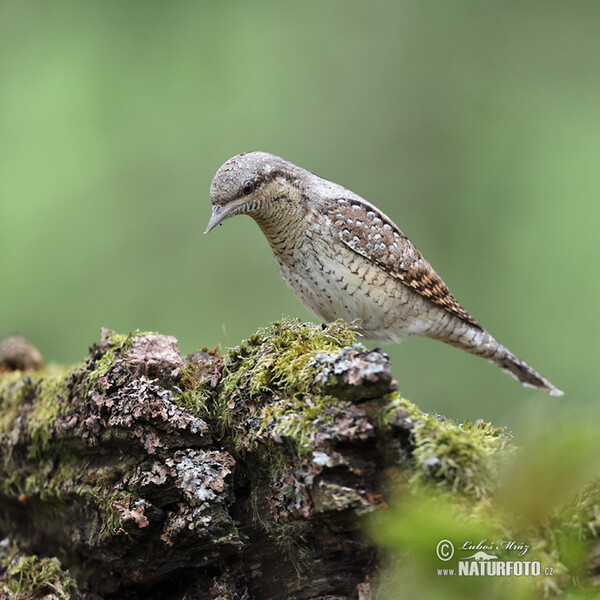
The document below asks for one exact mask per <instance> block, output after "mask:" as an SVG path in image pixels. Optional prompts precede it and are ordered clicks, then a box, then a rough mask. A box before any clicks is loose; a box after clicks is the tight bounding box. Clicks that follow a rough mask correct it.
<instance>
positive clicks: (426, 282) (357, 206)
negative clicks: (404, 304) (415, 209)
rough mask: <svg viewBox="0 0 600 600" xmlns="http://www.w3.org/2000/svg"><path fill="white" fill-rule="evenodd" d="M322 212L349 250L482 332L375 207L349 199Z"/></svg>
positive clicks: (412, 247)
mask: <svg viewBox="0 0 600 600" xmlns="http://www.w3.org/2000/svg"><path fill="white" fill-rule="evenodd" d="M323 210H324V212H325V215H326V216H327V217H328V218H329V219H330V222H331V225H332V227H333V230H334V232H335V234H336V235H338V236H339V238H340V239H341V240H342V242H343V243H344V244H346V246H348V247H349V248H350V249H351V250H353V251H354V252H356V253H357V254H360V255H361V256H364V257H365V258H366V259H368V260H369V261H371V262H372V263H374V264H376V265H377V266H378V267H380V268H381V269H383V270H384V271H386V272H387V273H389V274H390V275H391V276H392V277H395V278H397V279H399V280H400V281H401V282H402V283H403V284H404V285H407V286H408V287H410V288H411V289H413V290H414V291H415V292H417V293H418V294H420V295H421V296H423V297H424V298H427V299H428V300H431V302H433V303H434V304H437V305H438V306H441V307H442V308H444V309H446V310H447V311H448V312H451V313H453V314H455V315H457V316H458V317H460V318H461V319H463V320H464V321H466V322H467V323H470V324H471V325H474V326H475V327H478V328H480V329H482V327H481V325H479V323H478V322H477V321H476V320H475V319H474V318H473V317H472V316H471V315H470V314H469V313H468V312H467V311H466V310H465V309H464V308H463V307H462V306H461V305H460V304H459V303H458V302H457V300H456V298H455V297H454V296H453V295H452V293H451V292H450V290H449V289H448V287H447V286H446V284H445V283H444V282H443V281H442V279H441V277H440V276H439V275H438V274H437V273H436V272H435V271H434V270H433V268H432V266H431V265H430V264H429V263H428V262H427V261H426V260H425V259H424V258H423V255H422V254H421V253H420V252H419V251H418V250H417V249H416V248H415V247H414V246H413V244H412V243H411V242H410V240H409V239H408V238H407V237H406V236H405V235H404V234H403V233H402V231H400V229H399V228H398V227H397V226H396V225H395V224H394V222H393V221H392V220H391V219H389V218H388V217H387V216H386V215H385V214H383V213H382V212H381V211H380V210H379V209H377V208H376V207H375V206H373V205H371V204H369V203H368V202H366V201H365V200H363V199H362V198H360V200H359V199H358V197H355V198H352V197H350V198H337V199H336V200H332V201H331V202H328V203H327V205H326V206H324V207H323Z"/></svg>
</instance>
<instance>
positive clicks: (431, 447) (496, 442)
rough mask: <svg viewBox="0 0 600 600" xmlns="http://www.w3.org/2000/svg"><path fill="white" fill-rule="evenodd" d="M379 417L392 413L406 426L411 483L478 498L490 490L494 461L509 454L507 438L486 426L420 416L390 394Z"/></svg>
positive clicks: (385, 418) (387, 417)
mask: <svg viewBox="0 0 600 600" xmlns="http://www.w3.org/2000/svg"><path fill="white" fill-rule="evenodd" d="M389 399H390V401H389V403H388V404H387V405H386V406H385V407H384V408H383V409H382V411H381V413H380V421H381V422H383V423H384V424H385V423H389V422H390V421H391V420H393V419H394V418H395V417H396V416H397V415H398V413H401V414H402V416H403V417H404V416H406V417H408V418H409V419H410V420H411V421H412V422H413V425H412V428H411V430H410V437H411V441H412V444H413V445H414V449H413V451H412V459H411V464H410V465H409V467H408V468H409V469H410V474H409V481H410V482H411V483H413V484H414V483H427V484H430V483H433V484H435V485H437V486H440V487H443V488H449V489H451V490H453V491H458V492H460V493H461V494H465V495H470V496H474V497H477V498H483V497H486V496H488V495H489V494H490V492H491V491H492V490H493V489H494V487H495V483H496V479H497V475H498V468H499V461H500V460H501V459H503V460H504V459H505V458H506V457H507V456H508V455H509V454H510V449H511V446H510V439H511V438H510V435H509V434H508V433H507V432H506V431H504V430H503V429H502V428H499V427H494V426H493V425H490V424H489V423H484V422H483V421H477V422H475V423H469V422H466V423H463V424H458V425H457V424H455V423H454V422H452V421H450V420H447V419H442V418H438V417H437V416H436V415H432V414H425V413H422V412H421V411H420V410H419V409H418V408H417V407H416V406H415V405H414V404H412V403H411V402H409V401H408V400H406V399H404V398H402V397H401V396H400V394H398V393H397V392H394V393H393V394H390V396H389Z"/></svg>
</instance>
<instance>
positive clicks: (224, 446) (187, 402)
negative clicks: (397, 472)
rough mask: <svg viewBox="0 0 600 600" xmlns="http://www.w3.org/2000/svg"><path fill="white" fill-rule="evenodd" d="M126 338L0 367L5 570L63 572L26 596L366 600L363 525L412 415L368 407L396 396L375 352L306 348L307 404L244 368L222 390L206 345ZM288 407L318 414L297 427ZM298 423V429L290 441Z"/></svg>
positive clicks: (371, 568) (368, 555)
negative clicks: (27, 561)
mask: <svg viewBox="0 0 600 600" xmlns="http://www.w3.org/2000/svg"><path fill="white" fill-rule="evenodd" d="M128 340H129V341H128V342H126V343H123V340H118V339H117V337H116V336H114V335H113V334H112V333H111V332H108V331H104V332H103V335H102V339H101V340H100V342H99V343H98V344H96V345H94V346H93V347H92V348H91V353H90V356H89V357H88V359H87V360H86V361H85V363H84V364H83V365H82V366H80V367H77V368H75V369H74V370H72V371H65V372H55V371H52V369H49V370H46V371H41V372H40V373H39V374H38V373H37V372H35V371H33V372H14V373H5V374H4V375H3V383H2V385H3V387H2V388H1V390H2V396H0V398H1V399H2V403H3V405H2V407H1V408H2V411H3V413H2V417H0V418H2V419H4V421H3V423H4V425H3V426H2V427H0V431H2V433H1V434H0V445H1V448H2V466H1V469H0V532H1V533H2V535H3V536H4V537H6V539H7V540H10V545H11V547H12V548H13V551H14V553H15V557H14V559H13V563H12V564H16V563H17V562H18V560H19V556H20V554H23V555H27V554H35V555H37V556H40V557H57V558H58V559H59V561H60V565H62V568H63V569H68V572H69V574H70V576H71V577H72V578H73V579H74V580H75V582H76V583H75V585H76V589H71V590H70V591H69V592H68V594H66V592H60V591H59V592H57V591H56V589H52V588H51V587H50V588H46V589H45V591H44V589H43V588H42V592H39V593H40V594H41V595H40V596H39V597H52V594H55V596H54V597H57V598H60V597H70V598H79V597H81V598H89V599H96V598H142V597H144V598H149V599H153V598H156V599H158V598H172V599H182V600H183V599H185V600H192V599H194V600H209V599H210V600H217V599H221V600H224V599H240V600H241V599H258V600H267V599H308V598H315V599H316V598H320V599H323V600H325V599H329V600H333V599H334V598H335V599H346V598H348V599H350V598H352V599H357V598H363V599H366V598H369V597H370V580H371V578H372V577H373V575H374V573H375V570H376V563H377V557H376V551H375V549H374V547H373V546H372V544H370V543H369V542H368V541H366V539H365V538H364V536H363V535H362V534H361V531H360V528H359V525H360V518H361V516H362V515H364V514H366V513H369V512H371V511H373V510H375V509H377V507H379V506H381V505H382V504H383V503H384V500H383V497H382V492H383V489H384V473H385V471H386V469H387V468H388V467H389V466H390V465H392V464H394V463H397V462H399V461H402V460H403V457H406V456H407V455H408V453H409V452H410V442H409V432H410V428H411V426H412V422H411V419H410V418H408V417H406V418H402V415H397V416H396V418H395V419H393V420H391V422H390V423H388V424H382V423H381V421H380V419H379V418H378V414H379V411H380V409H381V408H382V407H383V406H384V405H385V403H386V402H387V400H386V399H385V396H386V394H388V393H390V392H391V391H393V390H394V389H395V382H394V381H393V380H392V377H391V375H390V369H389V364H388V359H387V357H386V356H385V355H384V354H382V353H380V352H377V351H374V352H366V351H364V350H361V349H360V348H345V349H343V350H341V351H340V352H338V353H329V354H319V355H317V356H316V357H314V358H313V359H312V362H311V366H310V369H311V373H312V374H313V375H312V380H311V381H310V383H309V388H310V390H313V392H314V390H318V394H319V395H318V398H319V399H318V400H315V398H316V395H315V394H316V392H314V393H312V392H310V391H308V392H307V393H306V394H305V395H302V394H299V392H298V390H292V391H291V392H289V396H286V392H282V391H281V389H282V386H279V387H278V383H277V382H271V383H272V385H270V387H269V382H267V383H266V384H265V386H264V387H265V389H264V391H259V392H256V391H254V392H252V393H250V392H248V391H247V390H246V388H245V387H244V386H245V385H246V384H247V382H246V383H245V382H244V380H243V378H242V379H241V380H240V383H239V388H238V389H237V391H236V394H231V398H228V396H227V394H228V391H227V390H225V389H224V388H223V381H224V376H225V374H224V370H225V371H227V369H231V368H232V367H231V366H229V367H228V366H227V365H225V366H224V358H223V357H222V356H221V355H219V354H218V353H217V352H216V351H208V352H200V353H195V354H193V355H190V356H188V357H182V356H181V354H180V352H179V349H178V347H177V343H176V340H175V338H172V337H168V336H161V335H138V336H135V337H131V338H128ZM240 364H241V363H240ZM227 374H230V372H229V371H227ZM323 398H325V400H323ZM297 402H303V403H304V405H305V406H308V407H310V406H311V403H312V404H314V405H316V404H318V402H320V403H321V404H320V405H319V407H320V408H319V410H322V414H315V415H313V416H311V420H309V422H308V421H306V419H304V421H302V417H299V416H298V414H297V409H295V408H294V407H295V406H297V404H294V403H297ZM286 403H289V406H287V405H286ZM265 406H266V407H271V406H275V407H277V410H275V409H271V408H269V409H268V410H272V412H270V413H269V417H268V419H265V416H264V415H265V410H266V409H265ZM316 410H317V408H315V411H316ZM295 420H297V421H298V422H300V421H302V422H303V424H304V425H303V426H308V427H310V431H309V432H308V433H306V432H304V433H303V435H304V438H302V439H301V440H300V441H298V439H296V438H295V437H294V434H293V433H292V432H293V427H292V428H290V427H289V425H290V423H292V424H293V423H294V422H295ZM232 421H233V422H232ZM307 423H308V425H307ZM307 436H308V437H307ZM307 439H308V440H309V441H308V442H307ZM7 543H8V542H7ZM14 548H17V550H14ZM7 552H9V550H8V549H7V546H6V544H5V549H4V553H5V554H6V553H7ZM0 575H1V573H0ZM55 587H56V586H55ZM0 589H1V588H0ZM4 590H5V591H4V593H5V595H6V597H14V598H17V597H26V596H19V595H18V594H15V592H13V591H10V590H8V588H6V587H5V588H4ZM60 594H66V595H60ZM31 597H35V594H34V596H31Z"/></svg>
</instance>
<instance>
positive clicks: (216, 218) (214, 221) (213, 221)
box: [204, 204, 237, 234]
mask: <svg viewBox="0 0 600 600" xmlns="http://www.w3.org/2000/svg"><path fill="white" fill-rule="evenodd" d="M236 208H237V206H235V205H231V204H230V205H228V206H219V205H218V204H214V205H213V209H212V215H210V220H209V221H208V225H207V226H206V231H205V232H204V233H205V234H207V233H209V232H210V231H212V230H213V229H214V228H215V227H216V226H217V225H220V224H221V223H222V222H223V221H224V220H225V219H228V218H229V217H231V216H233V213H234V211H235V209H236Z"/></svg>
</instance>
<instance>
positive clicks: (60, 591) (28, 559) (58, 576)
mask: <svg viewBox="0 0 600 600" xmlns="http://www.w3.org/2000/svg"><path fill="white" fill-rule="evenodd" d="M4 563H5V566H6V568H7V576H6V585H7V586H8V589H9V590H10V591H11V592H13V593H15V594H23V595H26V597H28V598H45V597H47V596H48V595H50V594H52V595H53V596H54V597H56V598H61V599H67V598H70V597H71V594H72V593H73V592H75V591H76V590H77V584H76V583H75V581H74V580H73V579H72V578H71V577H70V576H69V574H68V572H67V571H63V569H62V568H61V566H60V562H59V560H58V558H39V557H37V556H35V555H33V556H20V557H19V558H16V559H12V560H10V559H8V560H6V561H4Z"/></svg>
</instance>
